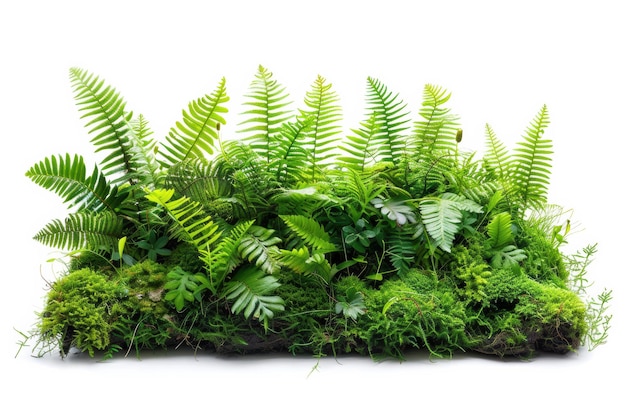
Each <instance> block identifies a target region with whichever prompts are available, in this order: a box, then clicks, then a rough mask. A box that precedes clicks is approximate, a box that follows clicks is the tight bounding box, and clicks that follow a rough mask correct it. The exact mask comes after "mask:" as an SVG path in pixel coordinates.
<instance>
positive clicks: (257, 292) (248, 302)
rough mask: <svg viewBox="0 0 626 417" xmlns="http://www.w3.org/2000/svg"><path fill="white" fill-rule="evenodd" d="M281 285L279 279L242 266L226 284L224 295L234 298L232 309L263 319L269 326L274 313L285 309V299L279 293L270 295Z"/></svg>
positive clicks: (248, 316) (247, 316)
mask: <svg viewBox="0 0 626 417" xmlns="http://www.w3.org/2000/svg"><path fill="white" fill-rule="evenodd" d="M279 286H280V283H279V282H278V280H277V279H276V278H275V277H273V276H271V275H267V274H265V272H263V271H262V270H260V269H257V268H255V267H252V266H248V267H244V268H241V269H240V270H239V271H238V272H237V273H236V274H235V276H234V277H233V278H232V279H231V280H230V281H229V282H228V283H227V284H226V287H225V289H224V297H225V298H226V299H227V300H234V303H233V305H232V306H231V310H232V312H233V313H235V314H240V313H243V315H244V317H245V318H246V319H247V318H250V317H254V318H255V319H258V320H260V321H263V322H264V324H265V327H266V328H267V325H268V321H269V319H271V318H273V317H274V313H275V312H278V311H283V310H284V308H285V307H284V301H283V299H282V298H281V297H279V296H277V295H270V293H271V292H273V291H274V290H275V289H276V288H278V287H279Z"/></svg>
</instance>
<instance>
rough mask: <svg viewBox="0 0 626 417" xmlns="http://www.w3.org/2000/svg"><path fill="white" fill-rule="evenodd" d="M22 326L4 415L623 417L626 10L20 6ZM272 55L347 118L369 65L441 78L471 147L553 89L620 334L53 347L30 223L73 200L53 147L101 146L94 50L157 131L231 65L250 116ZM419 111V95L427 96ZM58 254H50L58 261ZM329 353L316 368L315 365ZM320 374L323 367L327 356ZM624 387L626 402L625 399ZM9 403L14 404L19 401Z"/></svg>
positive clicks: (576, 239)
mask: <svg viewBox="0 0 626 417" xmlns="http://www.w3.org/2000/svg"><path fill="white" fill-rule="evenodd" d="M0 4H1V5H0V110H1V111H0V146H1V147H2V152H1V154H0V155H1V156H2V163H1V164H0V168H1V169H2V176H1V177H0V178H2V180H3V182H2V188H0V192H1V193H2V200H1V204H0V207H1V210H2V216H1V217H0V218H1V219H2V228H1V229H0V230H1V233H2V235H1V238H0V242H1V244H2V249H1V251H0V254H1V256H2V261H3V268H2V279H1V281H0V282H2V284H1V287H0V297H1V299H0V308H1V309H2V310H1V311H0V320H1V323H2V326H1V328H0V331H1V332H2V333H1V339H0V340H1V341H2V345H1V351H0V358H1V359H0V360H1V361H2V362H1V363H2V368H1V370H0V373H1V378H2V382H3V389H2V391H0V399H1V400H2V401H0V408H3V410H2V411H0V414H2V415H5V416H8V415H13V414H14V413H19V414H25V413H31V412H33V413H35V412H40V413H42V414H44V415H54V416H56V415H68V414H69V415H72V414H80V415H93V416H96V415H97V416H99V415H131V414H135V413H137V414H138V413H141V414H142V415H150V414H152V415H155V414H157V413H158V415H175V414H181V415H182V414H184V415H207V414H212V413H214V412H217V411H218V410H219V412H221V413H223V414H228V415H235V416H240V415H244V414H249V415H252V414H253V413H254V414H255V415H278V416H280V415H340V414H348V413H350V414H361V415H365V416H369V415H383V414H386V415H393V414H399V413H401V412H402V413H403V414H406V415H418V414H424V413H429V414H430V413H433V412H436V413H437V414H439V415H446V416H447V415H455V414H459V413H462V414H463V415H483V414H484V415H491V414H495V415H555V414H556V413H559V414H560V415H569V416H581V415H586V414H593V415H603V416H609V415H619V411H620V410H619V408H621V407H620V404H623V398H620V395H623V394H624V390H623V378H624V376H623V375H624V373H623V370H624V369H623V368H624V366H623V349H624V319H623V311H624V308H623V305H624V294H623V291H624V279H625V277H624V265H622V262H623V260H624V259H625V258H624V249H623V248H624V245H623V239H622V235H621V234H622V233H624V229H625V227H624V205H623V197H624V183H623V181H624V179H625V177H624V170H623V169H624V162H623V161H624V143H625V141H626V135H625V133H624V132H625V128H624V124H625V118H626V106H625V105H624V97H625V96H626V89H625V82H624V74H625V69H626V68H625V65H624V51H625V49H624V40H626V30H625V29H624V26H625V25H624V22H623V14H622V13H621V7H620V6H621V4H620V2H618V1H615V2H611V1H605V0H600V1H587V2H583V1H567V2H565V1H563V2H559V1H534V0H532V1H529V0H526V1H521V2H512V1H508V2H504V1H427V2H426V1H405V2H403V1H396V0H387V1H354V2H348V1H339V0H335V1H326V0H319V1H312V2H305V1H272V0H266V1H262V2H261V1H259V2H254V1H226V0H223V1H220V2H213V1H204V2H201V1H188V0H178V1H176V2H173V1H172V2H165V1H130V0H129V1H118V0H108V1H102V2H95V1H59V0H57V1H50V2H48V1H28V0H24V1H20V2H17V1H15V2H13V1H11V2H9V1H4V0H3V1H2V2H1V3H0ZM258 65H263V66H265V67H267V68H268V69H269V70H270V71H272V72H273V73H274V78H276V79H277V80H278V81H279V82H280V83H281V84H282V85H283V86H285V87H286V88H287V90H288V91H289V92H290V94H291V99H292V100H293V101H294V105H295V106H298V107H299V106H300V105H301V103H302V99H303V97H304V93H305V91H307V90H308V89H309V87H310V85H311V84H312V82H313V81H314V80H315V77H316V76H317V75H318V74H319V75H322V76H323V77H325V78H326V79H327V80H328V81H329V82H332V83H333V86H334V89H335V90H336V91H337V93H338V94H339V96H340V97H341V100H342V105H343V107H344V114H345V123H344V124H345V127H346V131H347V130H348V129H349V128H352V127H357V125H358V122H359V121H360V120H361V117H362V116H363V114H364V104H365V102H364V98H365V85H366V77H367V76H372V77H374V78H378V79H379V80H381V81H382V82H383V83H385V84H386V85H387V86H388V87H389V89H390V90H391V91H394V92H397V93H399V94H400V97H402V98H403V99H404V101H405V102H406V103H408V104H409V106H410V109H411V110H412V111H416V110H417V108H419V105H420V103H421V98H422V95H421V94H422V89H423V87H424V85H425V84H426V83H432V84H437V85H440V86H443V87H445V88H447V89H448V90H449V91H451V92H452V94H453V95H452V99H451V101H450V102H449V104H450V106H451V107H452V109H453V111H454V112H455V113H457V114H459V115H460V116H461V122H462V124H463V129H464V138H463V142H462V143H463V145H464V146H465V147H466V148H468V149H472V150H481V149H482V147H483V143H484V128H485V124H486V123H489V124H490V125H491V126H492V127H493V129H494V130H495V132H496V133H497V135H498V137H499V138H500V139H501V140H503V141H505V142H506V143H507V144H509V145H513V144H514V143H515V142H516V141H518V140H519V138H520V136H521V134H522V133H523V131H524V129H525V128H526V127H527V126H528V124H529V122H530V121H531V120H532V118H533V117H534V116H535V114H536V113H537V112H538V111H539V109H540V108H541V106H542V105H543V104H546V105H547V106H548V110H549V112H550V116H551V125H550V127H549V129H548V131H547V132H546V135H548V136H549V137H551V138H552V139H553V141H554V147H555V155H554V164H553V175H552V185H551V194H550V196H551V197H550V200H551V202H552V203H555V204H560V205H562V206H564V207H565V208H571V209H573V210H574V220H575V221H576V222H577V223H578V224H580V225H581V227H580V228H579V232H578V233H576V234H575V235H573V236H572V238H571V239H570V241H571V244H570V246H571V248H570V247H568V250H570V249H571V250H572V251H573V250H576V249H579V248H581V247H582V246H584V245H586V244H588V243H595V242H598V244H599V250H600V252H599V254H598V256H597V257H596V259H595V261H594V263H593V264H592V268H591V271H590V274H591V275H590V278H591V279H592V280H593V281H595V285H594V286H593V287H592V289H591V291H592V292H600V291H601V290H602V289H603V288H605V287H606V288H610V289H613V295H614V299H613V302H612V306H611V312H612V313H613V315H614V319H613V322H612V323H613V327H612V329H611V331H610V337H609V342H608V343H607V344H606V345H603V346H601V347H599V348H598V349H596V350H594V351H592V352H588V351H587V350H586V349H585V348H583V349H581V350H580V351H579V352H578V353H575V354H572V355H567V356H565V357H561V356H558V357H553V356H545V355H544V356H540V357H538V358H536V359H534V360H532V361H529V362H521V361H501V360H497V359H489V358H485V357H476V356H471V355H469V356H465V355H459V356H456V357H454V358H453V359H451V360H447V359H446V360H435V361H429V360H428V358H424V357H420V356H419V355H418V356H415V357H410V358H409V360H408V361H406V362H403V363H398V362H395V361H387V362H383V363H376V362H374V361H372V360H371V359H369V358H344V359H341V360H335V359H333V358H326V359H323V360H322V361H321V362H320V363H319V367H318V368H317V369H316V370H313V368H314V367H315V366H316V364H317V361H316V360H315V359H313V358H308V357H298V358H293V357H289V356H280V355H279V356H272V357H245V358H221V357H215V356H212V355H206V354H204V355H203V354H200V355H199V356H197V357H194V356H193V354H192V353H190V352H169V353H167V354H150V353H147V354H144V356H143V357H142V359H141V360H138V359H137V358H136V357H134V356H133V355H132V354H131V355H130V356H129V357H127V358H125V359H123V358H122V359H115V360H111V361H108V362H104V363H101V362H98V361H96V360H94V359H90V358H85V357H70V358H67V359H65V360H61V359H59V357H58V356H56V355H51V356H47V357H44V358H41V359H36V358H32V357H31V356H29V353H30V350H29V349H28V348H26V349H25V350H24V351H22V353H21V354H20V355H19V356H18V357H17V358H15V354H16V352H17V349H18V345H17V344H16V343H17V342H18V341H19V340H20V338H19V334H18V333H17V332H16V330H15V329H17V330H20V331H28V330H29V329H30V328H31V326H32V324H33V323H34V322H35V320H36V316H35V312H36V311H39V310H40V309H41V307H42V305H43V304H42V303H43V297H44V295H45V291H46V286H45V285H46V284H45V280H50V279H53V273H52V272H51V271H50V270H49V268H48V267H47V266H46V265H45V260H46V259H47V258H49V257H51V256H54V254H52V253H51V250H50V249H49V248H42V247H41V245H39V244H38V243H37V242H35V241H33V240H32V236H33V235H34V234H35V233H36V232H37V231H38V230H39V229H40V228H41V227H43V225H45V223H47V222H48V221H49V220H51V219H53V218H57V217H64V216H65V214H66V211H65V210H64V207H63V206H62V205H61V202H60V201H58V200H57V199H56V198H55V196H54V195H53V194H50V193H49V192H47V191H45V190H43V189H41V188H39V187H37V186H35V185H34V184H33V183H31V182H30V181H29V180H28V179H27V178H26V177H25V176H24V172H25V171H26V170H27V169H28V168H29V167H30V166H31V165H33V164H34V163H36V162H38V161H40V160H41V159H43V158H44V157H46V156H49V155H52V154H58V153H63V154H64V153H66V152H70V153H81V154H83V155H84V156H85V157H86V158H87V160H88V161H90V160H92V158H93V154H92V153H91V152H92V148H91V147H90V146H91V145H90V144H89V143H88V136H87V134H86V130H85V129H83V122H82V121H81V120H80V119H79V118H78V112H77V110H76V107H75V104H74V101H73V99H72V92H71V88H70V83H69V79H68V70H69V68H70V67H74V66H76V67H81V68H84V69H87V70H89V71H90V72H93V73H96V74H98V75H100V76H101V77H103V78H104V79H105V80H106V81H107V83H109V84H111V85H113V86H115V87H116V89H117V90H118V91H119V92H120V93H121V94H122V95H123V97H124V98H125V99H126V101H127V102H128V107H129V108H130V109H132V110H134V111H135V112H137V113H139V112H140V113H143V114H144V115H145V116H146V117H147V119H148V120H149V121H150V123H151V127H152V129H153V130H154V131H155V133H156V137H157V138H162V137H164V136H165V135H166V134H167V131H168V129H169V127H170V126H172V125H173V123H174V122H175V121H177V120H178V119H179V118H180V116H181V110H182V109H183V108H184V107H186V105H187V103H188V102H189V101H190V100H192V99H195V98H197V97H199V96H201V95H204V94H206V93H210V92H212V91H213V89H214V88H215V87H216V86H217V83H218V82H219V80H220V79H221V77H223V76H224V77H226V82H227V88H228V92H229V95H230V97H231V102H230V104H229V107H230V109H231V113H230V116H229V118H228V124H227V126H225V129H224V130H223V133H224V136H225V137H228V136H229V135H230V136H232V135H234V132H235V130H236V124H237V122H238V121H240V120H241V117H240V116H238V106H240V104H241V102H242V101H243V99H244V97H243V94H244V93H245V92H246V91H247V89H248V86H249V84H250V82H251V81H252V79H253V77H254V75H255V74H256V71H257V68H258ZM414 114H415V113H414ZM40 268H41V271H42V272H40ZM312 370H313V372H311V371H312ZM309 374H310V375H309ZM620 400H621V401H620ZM8 410H13V411H12V412H10V413H9V411H8Z"/></svg>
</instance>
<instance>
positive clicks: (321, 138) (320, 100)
mask: <svg viewBox="0 0 626 417" xmlns="http://www.w3.org/2000/svg"><path fill="white" fill-rule="evenodd" d="M338 100H339V98H338V96H337V93H335V92H334V91H333V90H332V84H330V83H327V82H326V80H325V79H324V78H323V77H321V76H318V77H317V79H316V80H315V82H314V83H313V85H312V86H311V89H310V90H309V91H307V93H306V97H305V99H304V103H305V105H306V110H304V111H303V112H302V113H303V115H305V116H310V117H311V118H312V120H311V127H310V131H309V136H308V139H309V140H310V142H309V143H307V147H306V149H307V151H308V161H307V162H308V164H307V168H308V177H309V178H311V180H312V181H315V180H316V179H317V177H319V174H320V172H321V171H322V170H324V169H325V168H326V167H328V166H329V165H330V162H331V158H333V157H334V156H335V154H336V149H337V145H336V143H337V142H338V141H339V140H340V136H339V135H340V134H341V127H340V125H339V124H338V122H339V121H340V120H341V117H342V116H341V107H340V106H339V105H337V104H336V103H337V102H338Z"/></svg>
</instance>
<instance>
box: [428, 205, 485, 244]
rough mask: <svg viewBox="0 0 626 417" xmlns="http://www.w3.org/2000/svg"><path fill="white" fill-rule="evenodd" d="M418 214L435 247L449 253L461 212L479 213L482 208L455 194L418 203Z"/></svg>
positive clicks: (457, 229) (458, 225)
mask: <svg viewBox="0 0 626 417" xmlns="http://www.w3.org/2000/svg"><path fill="white" fill-rule="evenodd" d="M419 210H420V214H421V215H422V222H423V223H424V227H425V228H426V231H427V232H428V234H429V235H430V237H432V239H433V240H434V241H435V244H436V246H438V247H439V248H441V249H442V250H444V251H446V252H450V251H451V249H452V244H453V242H454V238H455V237H456V233H457V232H458V231H459V230H460V225H461V221H462V219H463V212H471V213H481V212H482V207H481V206H480V205H479V204H477V203H475V202H474V201H472V200H469V199H467V198H465V197H462V196H460V195H457V194H452V193H444V194H442V195H441V197H427V198H424V199H423V200H421V201H420V204H419Z"/></svg>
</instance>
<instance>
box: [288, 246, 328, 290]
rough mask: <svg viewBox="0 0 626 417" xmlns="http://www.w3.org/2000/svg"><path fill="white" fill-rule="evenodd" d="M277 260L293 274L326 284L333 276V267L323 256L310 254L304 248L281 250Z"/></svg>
mask: <svg viewBox="0 0 626 417" xmlns="http://www.w3.org/2000/svg"><path fill="white" fill-rule="evenodd" d="M279 260H280V262H281V264H283V265H284V266H286V267H288V268H289V269H291V270H292V271H294V272H295V273H297V274H302V275H306V276H311V277H317V278H321V280H322V281H323V282H324V283H326V284H327V283H328V282H329V280H330V278H331V276H332V274H333V267H332V266H331V265H330V262H328V260H327V259H326V258H325V257H324V255H323V254H322V253H320V252H313V253H311V252H310V251H309V249H308V248H307V247H306V246H303V247H301V248H295V249H292V250H287V249H281V250H280V254H279Z"/></svg>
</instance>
